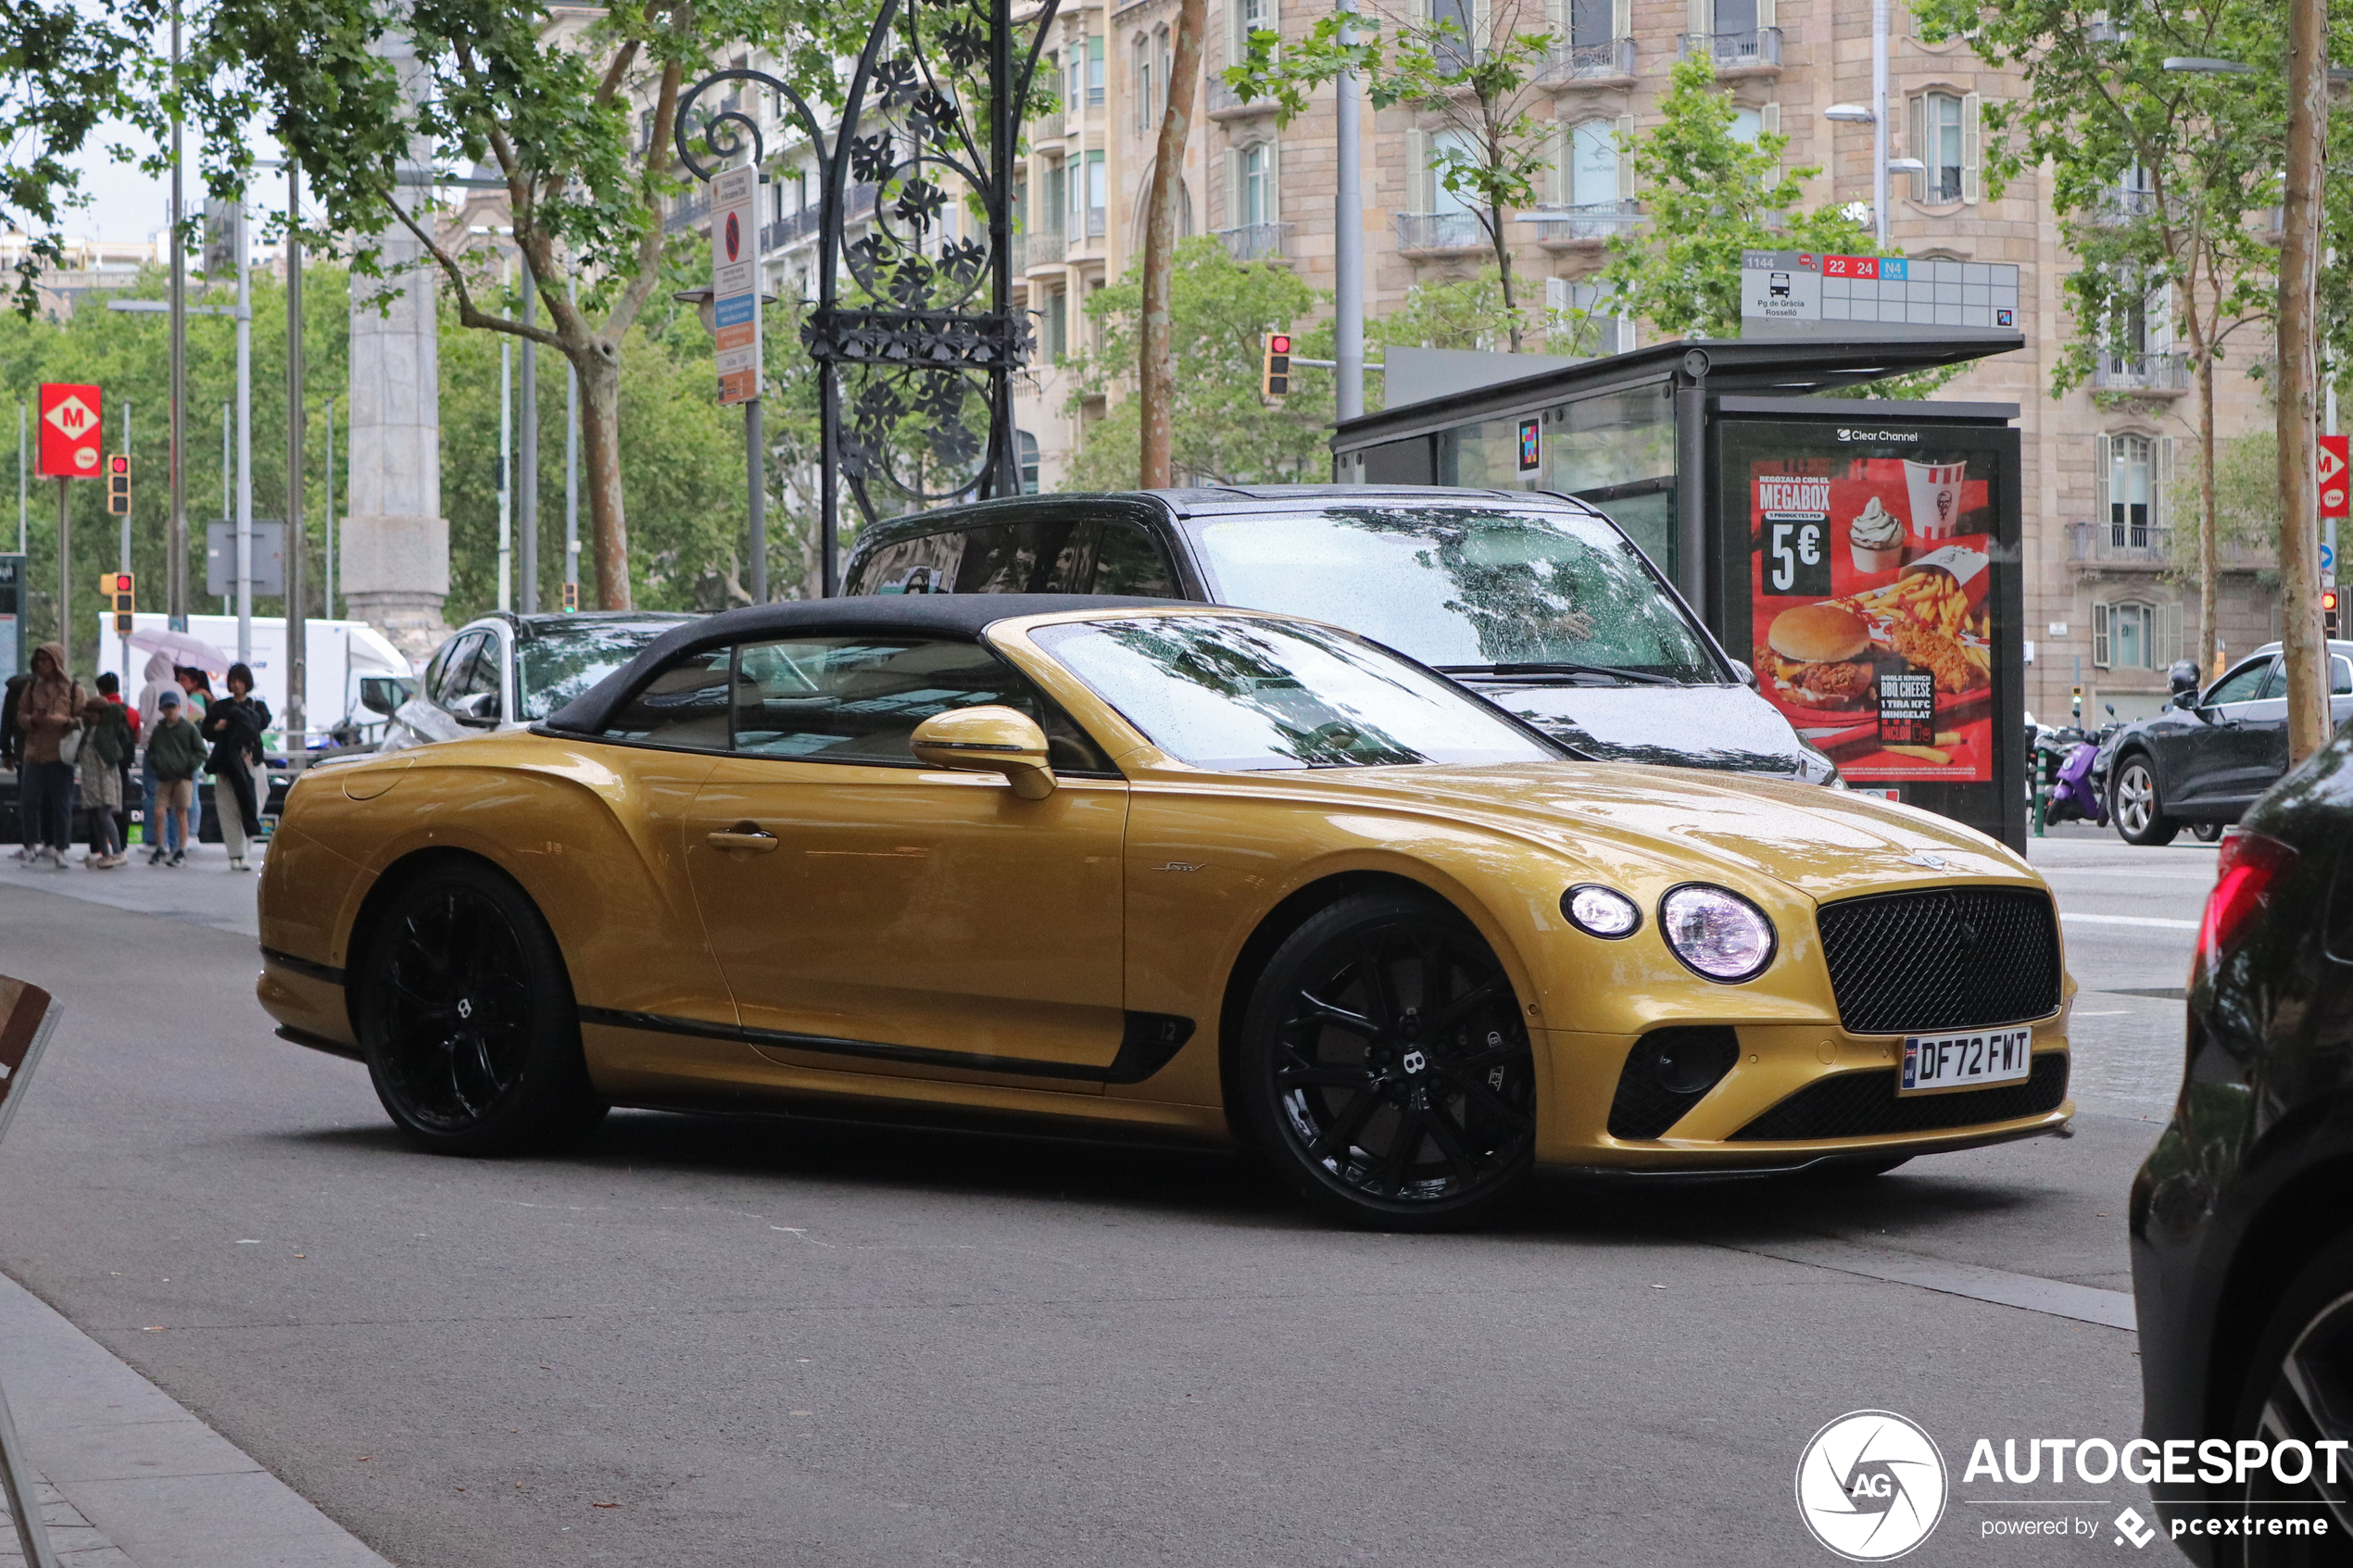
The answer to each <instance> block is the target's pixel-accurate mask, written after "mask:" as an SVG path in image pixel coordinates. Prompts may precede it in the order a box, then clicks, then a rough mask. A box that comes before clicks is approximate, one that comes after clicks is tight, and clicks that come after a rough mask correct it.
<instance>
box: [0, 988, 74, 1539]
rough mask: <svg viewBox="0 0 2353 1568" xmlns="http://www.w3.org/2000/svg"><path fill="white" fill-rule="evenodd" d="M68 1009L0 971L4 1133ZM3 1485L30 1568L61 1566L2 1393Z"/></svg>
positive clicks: (0, 1130)
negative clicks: (59, 1022) (62, 1013)
mask: <svg viewBox="0 0 2353 1568" xmlns="http://www.w3.org/2000/svg"><path fill="white" fill-rule="evenodd" d="M62 1011H63V1009H62V1008H60V1007H59V1006H58V1005H57V1000H56V998H54V997H51V996H50V995H49V993H48V992H46V991H44V990H43V989H41V987H40V986H38V985H28V984H27V983H26V982H24V981H21V980H12V979H10V978H9V977H8V976H6V975H5V974H0V1137H5V1136H6V1135H7V1131H8V1123H9V1122H10V1121H12V1120H13V1119H14V1118H15V1116H16V1114H17V1107H18V1106H19V1104H20V1103H22V1102H23V1099H24V1090H25V1085H26V1083H27V1082H28V1081H30V1080H31V1077H32V1070H33V1068H34V1066H35V1065H36V1064H38V1063H39V1061H40V1060H41V1052H42V1049H43V1047H45V1046H47V1045H48V1043H49V1036H50V1035H51V1034H52V1033H53V1032H55V1030H56V1029H57V1016H58V1014H59V1013H61V1012H62ZM0 1491H5V1492H6V1497H7V1503H8V1514H9V1517H10V1518H12V1519H14V1520H15V1521H16V1525H17V1544H18V1546H19V1547H20V1548H22V1549H23V1551H24V1560H25V1562H26V1564H27V1565H28V1568H57V1552H56V1550H55V1549H52V1548H51V1546H50V1545H49V1526H48V1525H47V1524H44V1522H43V1521H42V1518H41V1501H40V1499H39V1498H38V1497H36V1496H35V1495H34V1492H33V1486H32V1467H31V1465H30V1464H27V1463H26V1462H25V1457H24V1446H23V1444H21V1443H19V1441H18V1440H17V1424H16V1420H15V1418H14V1417H12V1416H11V1415H10V1414H9V1413H8V1401H7V1397H6V1395H5V1394H0Z"/></svg>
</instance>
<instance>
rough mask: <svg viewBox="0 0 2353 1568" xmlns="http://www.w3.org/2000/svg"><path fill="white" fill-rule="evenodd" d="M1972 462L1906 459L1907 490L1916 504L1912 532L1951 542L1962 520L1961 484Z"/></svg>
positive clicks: (1913, 512) (1905, 483) (1905, 478)
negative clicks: (1937, 461)
mask: <svg viewBox="0 0 2353 1568" xmlns="http://www.w3.org/2000/svg"><path fill="white" fill-rule="evenodd" d="M1968 477H1969V463H1968V462H1967V461H1966V460H1963V461H1961V462H1957V463H1928V462H1922V461H1920V460H1919V459H1918V458H1905V459H1904V488H1905V490H1906V493H1907V494H1908V495H1909V497H1910V500H1911V504H1912V532H1913V533H1915V534H1917V535H1918V536H1919V537H1920V538H1922V539H1949V538H1951V537H1952V536H1953V530H1954V529H1955V527H1956V526H1957V525H1958V524H1959V522H1960V521H1961V481H1963V480H1964V479H1967V478H1968Z"/></svg>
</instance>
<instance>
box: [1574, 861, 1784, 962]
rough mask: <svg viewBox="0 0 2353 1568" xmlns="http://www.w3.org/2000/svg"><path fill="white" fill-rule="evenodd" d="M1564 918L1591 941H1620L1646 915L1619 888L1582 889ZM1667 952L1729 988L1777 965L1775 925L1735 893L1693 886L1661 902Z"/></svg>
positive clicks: (1590, 886)
mask: <svg viewBox="0 0 2353 1568" xmlns="http://www.w3.org/2000/svg"><path fill="white" fill-rule="evenodd" d="M1561 913H1563V914H1564V915H1567V917H1568V921H1569V923H1570V924H1572V925H1574V926H1576V927H1577V929H1578V930H1579V931H1582V932H1584V933H1586V934H1587V935H1592V936H1599V937H1603V938H1604V939H1606V940H1609V941H1613V942H1614V941H1617V939H1619V938H1620V937H1626V936H1631V935H1634V933H1635V932H1637V931H1639V930H1641V929H1642V908H1641V906H1639V905H1637V904H1636V903H1635V902H1634V900H1633V899H1631V898H1629V897H1626V895H1625V894H1623V893H1620V892H1618V891H1617V889H1616V888H1611V887H1603V886H1600V885H1598V884H1593V883H1590V882H1587V883H1579V884H1578V885H1577V886H1575V887H1572V888H1570V889H1569V890H1568V891H1567V892H1566V893H1564V894H1562V895H1561ZM1658 924H1659V930H1660V931H1661V932H1662V933H1663V934H1664V935H1665V936H1666V937H1667V947H1668V948H1669V949H1671V950H1672V951H1673V953H1674V954H1675V956H1676V957H1677V958H1679V959H1680V960H1683V963H1684V964H1685V966H1687V967H1688V968H1689V969H1690V970H1691V971H1692V972H1693V973H1694V974H1700V975H1704V976H1705V977H1706V978H1707V979H1710V980H1718V981H1722V982H1724V983H1725V984H1727V985H1732V984H1737V983H1738V982H1740V981H1743V980H1754V979H1755V977H1756V976H1757V975H1759V974H1762V973H1763V972H1765V966H1766V965H1768V964H1769V963H1771V962H1772V961H1773V950H1774V946H1775V937H1774V935H1773V922H1771V921H1770V920H1769V919H1768V918H1767V917H1766V914H1765V911H1764V910H1762V909H1758V908H1757V907H1756V906H1755V905H1754V904H1752V903H1750V902H1749V901H1748V900H1747V899H1745V898H1743V897H1741V896H1740V895H1739V894H1737V893H1734V892H1732V891H1731V890H1730V889H1729V888H1723V887H1711V886H1709V885H1708V884H1705V883H1698V882H1687V883H1685V884H1682V885H1681V886H1680V887H1671V888H1669V889H1667V897H1664V898H1661V899H1660V900H1659V901H1658Z"/></svg>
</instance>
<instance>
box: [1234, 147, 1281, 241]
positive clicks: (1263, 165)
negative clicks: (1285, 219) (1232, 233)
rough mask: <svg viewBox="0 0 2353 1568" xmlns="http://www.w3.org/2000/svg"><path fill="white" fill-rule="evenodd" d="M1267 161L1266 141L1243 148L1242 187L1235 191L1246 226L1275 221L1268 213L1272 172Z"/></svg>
mask: <svg viewBox="0 0 2353 1568" xmlns="http://www.w3.org/2000/svg"><path fill="white" fill-rule="evenodd" d="M1267 161H1268V160H1267V157H1266V144H1265V143H1264V142H1259V143H1254V144H1252V145H1250V146H1247V147H1244V148H1243V149H1242V156H1241V178H1240V182H1239V183H1240V188H1239V190H1238V191H1237V192H1236V193H1235V195H1236V198H1237V199H1236V202H1235V207H1236V210H1237V212H1238V214H1239V217H1240V219H1241V220H1242V225H1243V227H1245V228H1255V227H1256V226H1257V225H1259V224H1261V223H1268V222H1272V221H1273V220H1272V219H1270V218H1268V217H1267V215H1266V214H1267V210H1268V201H1267V195H1268V193H1267V176H1268V174H1269V173H1270V172H1271V170H1270V169H1268V168H1267Z"/></svg>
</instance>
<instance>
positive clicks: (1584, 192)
mask: <svg viewBox="0 0 2353 1568" xmlns="http://www.w3.org/2000/svg"><path fill="white" fill-rule="evenodd" d="M1568 201H1569V205H1570V206H1572V207H1597V206H1599V205H1601V204H1602V203H1604V202H1608V203H1612V204H1615V203H1616V202H1617V125H1616V124H1615V123H1614V122H1612V121H1610V120H1606V119H1589V120H1586V121H1584V122H1583V123H1582V124H1579V125H1578V126H1576V127H1574V128H1572V129H1571V130H1570V132H1569V133H1568Z"/></svg>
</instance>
